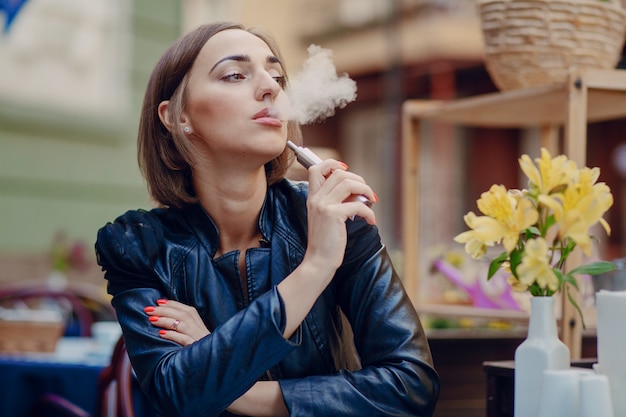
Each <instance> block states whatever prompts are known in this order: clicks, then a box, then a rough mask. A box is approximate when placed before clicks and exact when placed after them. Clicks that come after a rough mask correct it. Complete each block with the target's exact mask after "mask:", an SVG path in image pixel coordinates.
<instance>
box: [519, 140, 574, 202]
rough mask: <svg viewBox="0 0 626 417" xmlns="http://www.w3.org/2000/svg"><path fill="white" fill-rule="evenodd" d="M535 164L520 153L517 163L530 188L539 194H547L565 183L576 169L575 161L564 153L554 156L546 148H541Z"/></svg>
mask: <svg viewBox="0 0 626 417" xmlns="http://www.w3.org/2000/svg"><path fill="white" fill-rule="evenodd" d="M535 161H536V162H537V166H535V165H534V164H533V162H532V160H531V159H530V157H529V156H528V155H522V156H521V158H520V159H519V165H520V168H521V169H522V171H523V172H524V174H525V175H526V176H527V177H528V180H529V182H530V188H531V189H532V190H537V191H538V193H539V194H543V195H548V194H550V193H551V192H552V190H554V189H556V188H558V187H559V186H562V185H566V184H568V183H569V182H570V181H571V178H572V177H573V176H574V175H575V173H576V171H577V167H576V163H575V162H574V161H570V160H568V159H567V157H566V156H565V155H559V156H556V157H554V158H552V156H551V155H550V152H548V150H547V149H546V148H541V157H540V158H536V159H535Z"/></svg>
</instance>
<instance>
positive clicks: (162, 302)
mask: <svg viewBox="0 0 626 417" xmlns="http://www.w3.org/2000/svg"><path fill="white" fill-rule="evenodd" d="M157 304H158V305H160V306H162V305H163V304H167V300H165V299H163V298H161V299H159V300H157Z"/></svg>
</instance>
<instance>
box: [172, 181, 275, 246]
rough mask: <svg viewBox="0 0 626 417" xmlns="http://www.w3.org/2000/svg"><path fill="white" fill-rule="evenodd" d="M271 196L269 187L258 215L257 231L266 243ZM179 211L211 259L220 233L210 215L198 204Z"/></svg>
mask: <svg viewBox="0 0 626 417" xmlns="http://www.w3.org/2000/svg"><path fill="white" fill-rule="evenodd" d="M273 194H274V190H273V189H272V187H269V188H268V192H267V194H266V195H265V200H264V201H263V205H262V206H261V212H260V214H259V222H258V226H259V231H260V232H261V237H262V239H264V241H266V242H270V239H271V236H272V229H273V225H274V216H273V212H274V210H273V209H272V205H271V204H270V203H269V202H270V201H272V200H273ZM181 211H182V214H183V217H184V218H185V219H186V221H187V223H188V224H189V225H190V227H191V229H192V230H193V232H194V233H195V234H196V235H197V236H198V238H199V239H200V241H201V242H202V244H203V245H205V246H206V247H207V249H208V251H209V253H210V255H211V257H213V256H215V252H217V249H218V248H219V242H220V235H219V233H220V232H219V230H218V228H217V225H216V224H215V222H214V221H213V219H212V218H211V215H210V214H209V213H207V212H206V210H205V209H204V207H202V205H201V204H199V203H196V204H190V205H188V206H185V207H183V208H182V209H181Z"/></svg>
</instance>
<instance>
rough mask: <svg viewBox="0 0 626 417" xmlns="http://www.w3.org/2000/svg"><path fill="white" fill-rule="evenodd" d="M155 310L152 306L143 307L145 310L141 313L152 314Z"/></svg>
mask: <svg viewBox="0 0 626 417" xmlns="http://www.w3.org/2000/svg"><path fill="white" fill-rule="evenodd" d="M155 308H156V307H154V306H148V307H145V308H144V309H143V311H145V312H146V313H152V312H153V311H154V309H155Z"/></svg>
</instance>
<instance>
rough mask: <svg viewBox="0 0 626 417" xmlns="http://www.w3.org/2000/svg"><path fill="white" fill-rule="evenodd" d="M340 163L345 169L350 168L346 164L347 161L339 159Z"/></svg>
mask: <svg viewBox="0 0 626 417" xmlns="http://www.w3.org/2000/svg"><path fill="white" fill-rule="evenodd" d="M339 163H340V164H341V166H342V167H343V169H348V165H346V164H345V163H343V162H341V161H339Z"/></svg>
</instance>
